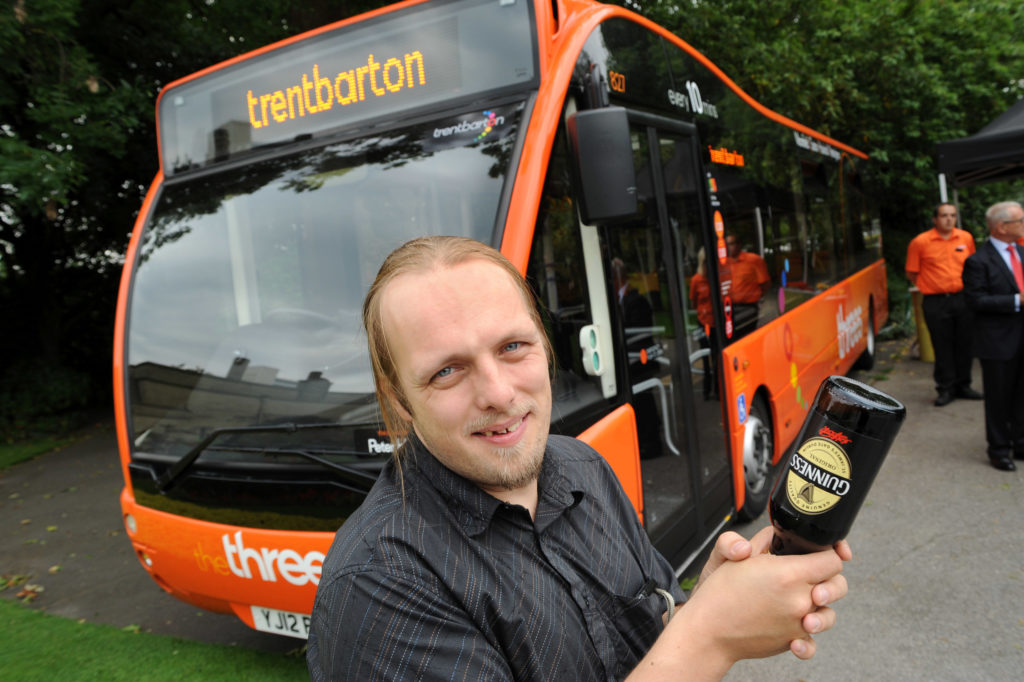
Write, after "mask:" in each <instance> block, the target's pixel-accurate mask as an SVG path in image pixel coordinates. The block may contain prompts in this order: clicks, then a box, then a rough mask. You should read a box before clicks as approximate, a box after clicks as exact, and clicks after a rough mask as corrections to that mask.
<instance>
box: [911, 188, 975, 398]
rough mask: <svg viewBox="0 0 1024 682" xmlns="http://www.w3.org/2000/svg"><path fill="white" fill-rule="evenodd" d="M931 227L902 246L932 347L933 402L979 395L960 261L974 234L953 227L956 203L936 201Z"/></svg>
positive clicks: (971, 247)
mask: <svg viewBox="0 0 1024 682" xmlns="http://www.w3.org/2000/svg"><path fill="white" fill-rule="evenodd" d="M933 222H934V223H935V227H933V228H932V229H930V230H928V231H927V232H922V233H921V234H919V235H917V236H916V237H914V238H913V239H912V240H911V241H910V245H909V246H908V247H907V268H906V269H907V277H908V279H910V283H911V284H914V285H915V286H917V288H918V289H919V290H920V291H921V294H922V296H923V297H924V298H923V301H922V304H921V308H922V310H923V312H924V321H925V324H926V325H927V326H928V334H929V335H930V336H931V337H932V347H933V348H934V349H935V373H934V376H935V390H936V391H938V393H939V397H938V398H936V399H935V405H936V407H942V406H943V405H948V404H949V403H951V402H953V400H954V399H956V398H967V399H968V400H980V399H981V397H982V396H981V394H980V393H978V392H977V391H975V390H974V389H972V388H971V362H972V360H973V357H974V356H973V353H972V352H971V339H972V334H973V332H972V329H971V322H972V319H973V317H972V315H971V311H970V309H969V308H968V307H967V301H966V299H965V298H964V294H963V288H964V284H963V270H964V261H965V260H967V257H968V256H970V255H971V254H972V253H974V236H973V235H972V234H971V233H970V232H967V231H966V230H961V229H959V228H958V227H957V226H956V206H954V205H953V204H939V205H938V206H937V207H936V208H935V216H934V218H933Z"/></svg>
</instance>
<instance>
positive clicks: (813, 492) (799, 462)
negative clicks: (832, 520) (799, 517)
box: [786, 437, 852, 515]
mask: <svg viewBox="0 0 1024 682" xmlns="http://www.w3.org/2000/svg"><path fill="white" fill-rule="evenodd" d="M851 474H852V467H851V465H850V457H849V456H848V455H847V454H846V451H845V450H843V448H842V447H840V446H839V445H838V444H836V443H834V442H833V441H831V440H828V439H827V438H820V437H814V438H810V439H808V440H807V441H805V442H804V444H803V445H801V446H800V447H799V448H797V451H796V452H794V453H793V456H792V457H791V458H790V460H789V472H788V474H787V475H786V496H787V497H788V498H789V502H790V504H792V505H793V506H794V507H796V508H797V509H799V510H800V511H801V512H803V513H805V514H812V515H813V514H821V513H824V512H826V511H828V510H829V509H831V508H832V507H834V506H836V504H838V503H839V500H841V499H842V498H843V496H844V495H846V493H848V492H850V476H851Z"/></svg>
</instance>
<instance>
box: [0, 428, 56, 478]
mask: <svg viewBox="0 0 1024 682" xmlns="http://www.w3.org/2000/svg"><path fill="white" fill-rule="evenodd" d="M72 442H74V439H73V438H69V437H67V436H45V437H42V438H35V439H31V440H24V441H20V442H14V443H3V442H0V471H2V470H3V469H6V468H8V467H10V466H14V465H15V464H17V463H18V462H24V461H25V460H27V459H32V458H33V457H35V456H36V455H41V454H43V453H44V452H49V451H50V450H53V449H54V448H60V447H64V446H65V445H68V444H69V443H72Z"/></svg>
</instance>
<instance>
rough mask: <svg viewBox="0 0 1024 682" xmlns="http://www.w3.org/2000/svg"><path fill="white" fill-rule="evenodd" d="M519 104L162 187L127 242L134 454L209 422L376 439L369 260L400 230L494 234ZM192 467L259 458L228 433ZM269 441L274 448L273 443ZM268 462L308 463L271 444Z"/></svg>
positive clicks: (364, 450) (380, 443)
mask: <svg viewBox="0 0 1024 682" xmlns="http://www.w3.org/2000/svg"><path fill="white" fill-rule="evenodd" d="M523 110H524V103H523V102H522V101H515V102H509V103H506V104H503V105H502V106H494V107H491V108H489V109H487V110H480V109H477V110H473V111H469V112H460V113H456V114H452V115H449V116H446V117H443V118H434V119H432V120H428V121H424V122H422V123H419V124H416V125H410V126H407V127H404V128H401V129H394V130H389V131H383V132H375V133H373V134H371V135H365V136H363V137H360V138H357V139H350V140H345V141H340V142H334V143H330V144H327V145H325V146H321V147H311V148H307V149H305V150H302V151H299V152H296V153H291V154H289V155H280V156H276V157H273V158H266V159H263V160H259V161H256V162H251V161H250V163H248V164H246V165H244V166H239V167H235V168H229V169H226V170H224V171H222V172H218V173H210V172H205V173H202V172H201V173H193V174H189V175H187V176H182V177H180V179H178V180H176V181H175V182H173V183H168V184H167V185H166V186H165V187H164V189H163V190H162V191H161V193H160V194H159V196H158V198H157V200H156V201H155V202H154V205H153V209H152V214H151V215H150V217H149V220H148V221H147V228H146V230H145V232H144V233H143V235H142V238H141V239H142V241H141V243H140V246H139V249H138V259H137V262H136V266H135V267H136V273H135V279H134V284H133V288H132V292H131V297H132V298H131V304H130V313H129V314H130V317H131V331H130V335H129V337H128V365H129V370H128V373H129V376H128V389H129V398H130V412H129V414H130V420H131V421H130V424H131V430H132V437H133V440H134V444H135V448H134V453H133V458H136V459H138V458H142V459H145V460H148V461H151V462H156V463H159V462H161V461H163V462H165V463H171V462H173V461H175V460H177V459H178V458H180V457H182V455H184V454H186V453H188V452H189V451H190V450H192V449H193V448H195V447H196V446H197V444H199V443H201V442H202V441H203V440H204V438H206V437H207V436H208V435H210V433H211V431H213V430H216V429H225V428H234V427H243V426H265V425H273V424H304V425H309V424H331V425H336V426H337V427H338V428H331V429H316V430H315V433H316V435H314V436H312V437H311V438H312V441H313V445H310V442H311V441H310V439H308V438H307V439H305V440H304V441H303V442H304V444H305V447H307V449H308V448H310V447H312V448H313V449H316V450H318V451H319V452H320V454H321V455H323V456H327V457H334V458H336V459H337V458H340V459H346V458H348V459H351V458H353V457H357V458H358V457H362V458H365V457H367V456H374V455H380V454H384V453H386V452H388V451H389V447H388V446H387V437H386V434H383V433H381V432H379V431H378V428H379V426H378V417H377V408H376V404H375V401H374V397H373V388H374V387H373V379H372V376H371V370H370V363H369V358H368V354H367V351H366V340H365V334H364V332H363V331H362V328H361V306H362V300H363V297H364V295H365V293H366V291H367V289H368V288H369V285H370V283H371V282H372V281H373V278H374V276H375V275H376V272H377V269H378V268H379V266H380V264H381V262H382V261H383V259H384V257H385V256H386V255H387V254H388V253H389V252H390V251H391V250H392V249H394V248H395V247H396V246H398V245H399V244H401V243H402V242H404V241H406V240H408V239H411V238H413V237H417V236H421V235H428V234H454V235H462V236H466V237H471V238H473V239H477V240H480V241H483V242H488V243H490V242H493V241H494V231H495V229H496V228H495V225H496V222H497V220H498V216H499V209H500V205H501V198H502V191H503V186H504V182H505V179H506V178H507V177H508V176H509V174H510V173H511V172H512V171H513V170H514V150H515V148H516V147H515V144H516V138H517V131H518V128H519V127H520V119H521V117H522V114H523ZM229 435H230V437H225V438H223V439H218V441H217V443H216V447H210V448H209V452H204V453H203V454H202V457H201V458H200V459H199V462H198V465H200V466H202V465H210V464H213V465H214V466H217V465H218V464H219V465H220V466H225V465H227V466H230V465H231V464H236V465H251V464H253V463H257V462H258V463H264V464H265V463H268V462H269V461H270V459H271V456H270V455H269V454H268V452H267V448H266V443H267V440H268V437H267V435H266V433H263V434H261V436H259V437H258V438H256V437H254V438H252V439H250V442H251V443H255V442H259V443H261V444H262V446H261V448H262V449H261V448H252V447H244V441H245V437H244V435H237V434H229ZM281 452H284V450H282V451H281ZM273 462H274V463H277V464H281V463H284V464H290V465H299V464H305V465H307V466H308V461H307V460H304V459H302V458H301V457H296V456H292V455H288V454H287V453H285V454H284V455H282V454H280V452H278V453H277V454H275V455H274V456H273Z"/></svg>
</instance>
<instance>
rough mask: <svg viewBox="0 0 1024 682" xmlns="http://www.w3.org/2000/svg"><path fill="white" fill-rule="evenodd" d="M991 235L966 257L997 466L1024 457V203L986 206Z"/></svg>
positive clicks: (988, 433) (992, 458) (988, 434)
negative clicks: (1022, 240)
mask: <svg viewBox="0 0 1024 682" xmlns="http://www.w3.org/2000/svg"><path fill="white" fill-rule="evenodd" d="M985 220H986V222H987V223H988V230H989V240H988V241H987V242H986V243H985V244H984V245H983V246H982V247H981V248H980V249H978V252H977V253H975V254H974V255H973V256H971V257H970V258H968V259H967V261H966V262H965V263H964V275H963V277H964V292H965V294H966V296H967V304H968V305H969V306H970V307H971V308H972V309H973V310H974V352H975V355H976V356H977V357H978V358H979V359H980V360H981V378H982V381H983V382H984V386H985V438H986V440H987V441H988V457H989V461H990V462H991V463H992V466H994V467H995V468H996V469H1000V470H1002V471H1014V470H1016V468H1017V467H1016V465H1015V464H1014V463H1013V460H1014V458H1016V459H1024V307H1022V306H1021V303H1022V301H1021V296H1022V293H1024V266H1022V260H1024V247H1021V246H1020V245H1018V244H1017V243H1016V242H1017V240H1018V239H1020V238H1021V236H1024V209H1022V208H1021V205H1020V204H1018V203H1017V202H1015V201H1004V202H1001V203H998V204H994V205H993V206H991V207H990V208H989V209H988V211H986V212H985Z"/></svg>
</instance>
